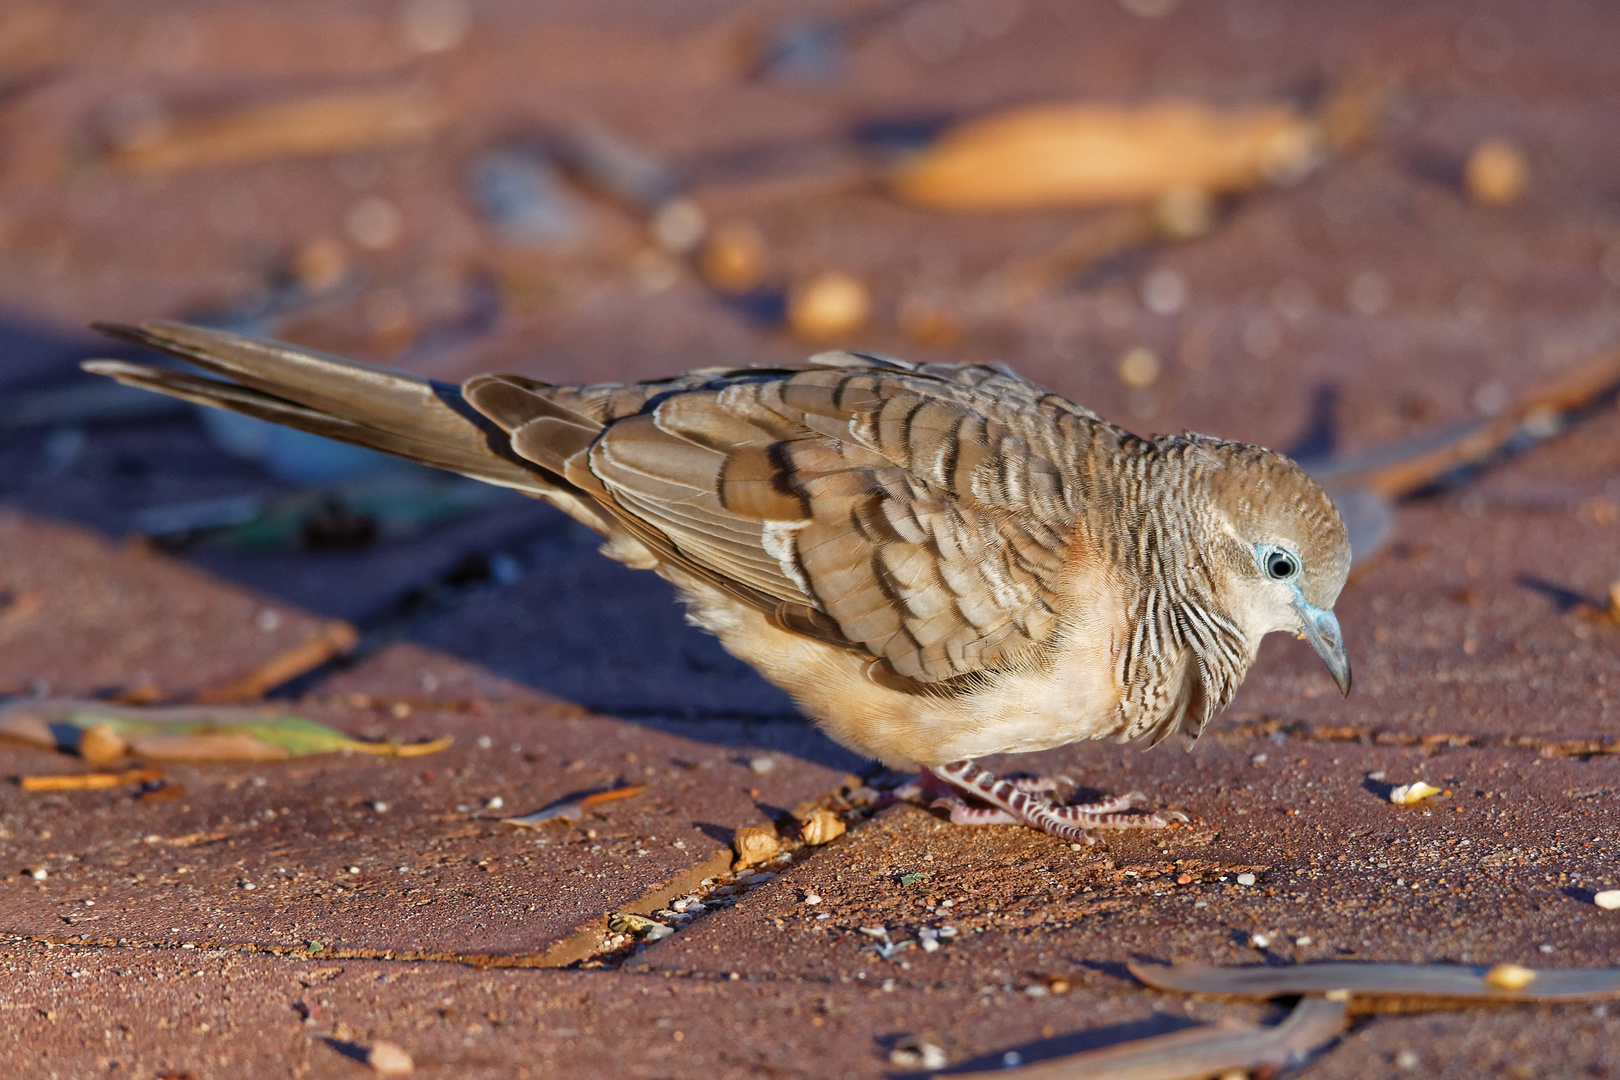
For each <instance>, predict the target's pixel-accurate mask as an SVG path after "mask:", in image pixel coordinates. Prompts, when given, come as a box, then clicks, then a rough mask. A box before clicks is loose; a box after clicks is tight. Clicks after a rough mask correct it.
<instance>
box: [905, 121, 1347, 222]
mask: <svg viewBox="0 0 1620 1080" xmlns="http://www.w3.org/2000/svg"><path fill="white" fill-rule="evenodd" d="M1324 148H1325V142H1324V139H1323V135H1322V132H1321V129H1320V127H1319V125H1318V124H1317V123H1316V122H1315V121H1314V120H1312V119H1311V118H1309V117H1307V116H1304V115H1303V114H1301V113H1299V112H1297V111H1295V110H1294V109H1291V108H1288V107H1285V106H1263V107H1259V108H1249V109H1217V108H1214V107H1212V106H1209V105H1205V104H1201V103H1198V102H1191V101H1167V102H1159V103H1155V104H1150V105H1144V106H1139V107H1134V108H1132V107H1110V106H1103V105H1047V106H1038V107H1034V108H1024V109H1014V110H1009V111H1006V112H1001V113H996V114H994V115H991V116H987V117H984V118H981V119H978V120H970V121H968V122H966V123H963V124H961V125H959V126H957V127H955V128H953V129H951V130H949V131H947V132H946V133H945V135H944V136H942V137H941V138H940V140H939V141H938V142H936V143H935V144H934V145H933V146H931V147H929V148H928V149H926V150H923V151H922V152H920V153H919V154H917V155H916V156H915V157H913V158H912V159H910V160H909V161H907V162H906V163H905V164H903V165H902V166H901V167H900V169H899V170H898V171H897V172H896V173H895V174H894V175H893V177H892V178H891V183H892V186H893V189H894V191H895V193H896V194H897V195H899V196H900V197H901V198H902V199H905V200H907V201H909V202H915V203H920V204H923V205H925V206H936V207H942V208H947V209H953V210H988V209H1012V208H1025V207H1040V206H1085V205H1100V204H1104V203H1112V202H1131V201H1138V200H1150V199H1156V198H1159V197H1161V196H1164V195H1166V194H1167V193H1170V192H1177V191H1189V190H1192V191H1202V192H1215V193H1221V192H1235V191H1244V190H1248V189H1250V188H1254V187H1258V186H1259V185H1261V184H1264V183H1268V182H1273V181H1278V180H1285V179H1290V178H1293V177H1296V176H1299V175H1302V174H1303V173H1305V172H1307V171H1309V170H1310V169H1311V168H1312V167H1314V165H1315V164H1316V163H1317V161H1318V160H1319V159H1320V158H1321V156H1322V154H1323V151H1324Z"/></svg>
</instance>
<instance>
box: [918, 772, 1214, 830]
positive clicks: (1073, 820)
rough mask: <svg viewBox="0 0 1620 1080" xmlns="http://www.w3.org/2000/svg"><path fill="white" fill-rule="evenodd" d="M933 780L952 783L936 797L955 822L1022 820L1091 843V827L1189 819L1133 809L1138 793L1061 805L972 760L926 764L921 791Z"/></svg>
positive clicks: (1165, 823)
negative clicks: (970, 799) (979, 806)
mask: <svg viewBox="0 0 1620 1080" xmlns="http://www.w3.org/2000/svg"><path fill="white" fill-rule="evenodd" d="M929 780H933V781H934V782H935V785H937V784H938V783H939V782H943V783H944V784H948V785H949V786H950V788H951V789H952V790H951V791H949V792H948V793H942V794H941V795H940V797H939V799H938V800H937V801H938V802H939V803H943V804H944V805H946V806H949V807H950V808H951V822H952V824H956V825H992V824H1010V823H1022V824H1024V825H1028V826H1029V827H1030V828H1032V829H1039V830H1040V831H1041V832H1045V833H1050V834H1051V835H1053V836H1057V837H1061V838H1063V839H1065V840H1073V841H1078V842H1080V843H1083V844H1092V843H1096V839H1097V838H1096V837H1095V836H1093V835H1091V832H1090V830H1092V829H1163V828H1167V827H1168V826H1169V825H1170V822H1171V821H1172V820H1176V819H1180V820H1186V819H1185V816H1184V815H1181V814H1169V815H1160V814H1132V813H1129V811H1130V810H1131V808H1132V807H1134V806H1135V805H1136V804H1137V803H1138V802H1139V801H1140V800H1141V798H1142V796H1140V795H1137V794H1131V795H1123V796H1118V797H1115V798H1111V799H1104V800H1102V801H1100V802H1095V803H1082V804H1077V805H1073V806H1064V805H1060V804H1058V803H1054V802H1053V801H1052V800H1051V799H1049V798H1047V797H1046V796H1045V795H1044V794H1041V793H1038V792H1033V791H1026V790H1022V789H1021V787H1020V785H1019V784H1017V783H1015V782H1014V781H1011V780H1004V779H1002V778H1000V777H998V776H996V775H995V774H993V773H991V772H989V771H987V770H985V769H981V768H980V767H979V766H977V765H975V764H973V762H971V761H954V762H952V763H951V764H949V765H939V766H935V767H934V768H932V769H925V770H923V774H922V776H921V777H919V778H918V780H917V781H916V782H915V784H916V786H917V787H918V789H919V791H926V790H928V789H929V788H930V786H935V785H930V784H929V783H928V781H929ZM962 793H966V794H967V795H970V796H972V797H973V798H974V799H977V800H980V801H982V802H985V803H988V804H989V808H987V809H983V810H980V809H975V808H973V807H970V806H968V804H967V803H966V802H965V801H963V799H962V797H961V795H962Z"/></svg>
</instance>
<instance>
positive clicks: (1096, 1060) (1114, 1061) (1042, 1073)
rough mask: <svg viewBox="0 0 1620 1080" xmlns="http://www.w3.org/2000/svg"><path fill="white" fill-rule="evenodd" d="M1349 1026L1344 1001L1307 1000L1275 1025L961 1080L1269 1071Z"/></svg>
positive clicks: (1159, 1038) (1209, 1031)
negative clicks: (1346, 1022) (1346, 1021)
mask: <svg viewBox="0 0 1620 1080" xmlns="http://www.w3.org/2000/svg"><path fill="white" fill-rule="evenodd" d="M1344 1026H1345V1003H1344V1002H1343V1001H1342V1000H1335V999H1329V998H1323V997H1307V998H1304V999H1302V1000H1301V1001H1300V1003H1299V1004H1298V1005H1296V1006H1294V1011H1293V1012H1291V1013H1289V1014H1288V1017H1287V1019H1285V1020H1284V1021H1283V1022H1282V1023H1280V1024H1277V1025H1275V1026H1273V1027H1256V1026H1254V1025H1252V1024H1247V1023H1242V1022H1239V1021H1235V1020H1223V1021H1221V1022H1220V1023H1218V1024H1209V1025H1205V1026H1204V1027H1197V1028H1190V1029H1188V1030H1186V1031H1176V1032H1172V1033H1171V1034H1169V1035H1155V1036H1152V1037H1150V1038H1146V1039H1136V1040H1133V1041H1131V1042H1125V1043H1118V1044H1116V1045H1114V1046H1105V1047H1102V1048H1101V1049H1098V1050H1087V1051H1085V1052H1084V1053H1079V1054H1070V1055H1068V1056H1067V1057H1060V1058H1053V1059H1051V1060H1050V1061H1040V1062H1036V1063H1035V1064H1033V1065H1025V1066H1024V1067H1023V1068H1019V1069H1010V1070H1009V1069H996V1070H995V1071H994V1072H979V1073H962V1074H959V1080H991V1078H1000V1077H1015V1078H1017V1080H1185V1078H1188V1077H1195V1076H1197V1077H1201V1076H1219V1075H1224V1074H1227V1073H1232V1072H1250V1073H1266V1072H1271V1071H1274V1070H1277V1069H1281V1068H1284V1067H1286V1066H1288V1065H1290V1064H1293V1063H1295V1062H1297V1061H1298V1060H1299V1059H1300V1058H1303V1057H1304V1056H1305V1055H1307V1054H1309V1053H1310V1052H1311V1051H1313V1050H1315V1049H1317V1048H1318V1047H1321V1046H1325V1045H1326V1044H1327V1043H1329V1042H1331V1041H1332V1040H1333V1039H1335V1038H1336V1037H1337V1036H1338V1035H1339V1033H1340V1032H1341V1031H1343V1030H1344Z"/></svg>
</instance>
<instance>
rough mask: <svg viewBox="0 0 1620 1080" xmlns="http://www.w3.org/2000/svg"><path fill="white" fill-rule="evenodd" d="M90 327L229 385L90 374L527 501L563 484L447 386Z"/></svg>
mask: <svg viewBox="0 0 1620 1080" xmlns="http://www.w3.org/2000/svg"><path fill="white" fill-rule="evenodd" d="M97 329H100V330H102V331H104V332H106V333H108V334H110V335H112V336H114V337H118V338H122V339H123V340H125V341H131V342H134V343H136V344H139V345H144V346H146V347H148V348H152V349H157V350H160V351H162V352H166V353H169V354H170V355H173V356H177V357H179V358H180V359H182V360H186V361H189V362H190V363H193V364H195V365H197V366H198V367H200V368H203V369H205V370H207V371H209V372H212V373H213V374H216V375H222V376H224V377H225V378H227V379H230V380H231V381H230V382H222V381H220V380H218V379H210V378H204V377H202V376H199V375H193V374H189V373H186V372H178V371H170V370H168V369H165V368H157V367H149V366H146V365H143V364H132V363H128V362H125V361H121V360H90V361H87V362H85V363H84V365H83V367H84V369H85V370H86V371H89V372H92V373H94V374H97V375H106V376H108V377H109V378H113V379H116V380H118V381H119V382H121V383H124V384H126V385H129V386H138V387H141V388H142V389H145V390H153V391H156V392H158V393H160V394H168V395H169V396H171V397H177V398H180V399H182V400H185V401H190V402H194V403H196V404H199V405H209V406H212V407H214V408H219V409H227V410H229V411H231V412H237V413H242V414H243V415H245V416H252V417H255V418H256V419H260V420H268V421H271V422H272V423H277V424H283V425H286V426H287V427H291V428H297V429H298V430H300V431H307V432H310V433H311V434H314V435H322V436H325V437H327V438H331V439H338V440H341V441H343V442H347V443H353V444H355V445H357V446H364V447H367V448H369V449H372V450H380V451H382V452H384V453H387V454H393V455H395V456H397V457H403V458H408V459H410V460H412V461H419V462H421V463H423V464H425V465H432V466H434V467H436V468H440V469H446V470H448V471H450V472H455V473H460V474H462V475H463V476H470V477H473V478H475V479H478V480H483V481H486V482H488V483H491V484H498V485H500V486H502V487H510V488H516V489H518V490H520V491H525V492H528V493H529V494H533V495H542V496H550V495H552V494H554V493H556V492H557V491H558V482H559V481H560V478H552V477H550V476H548V475H546V474H545V473H544V472H543V471H541V470H540V469H538V468H537V467H536V466H534V465H533V464H531V463H520V459H518V458H517V457H516V455H514V454H513V453H512V452H511V450H510V448H509V446H508V443H507V437H506V435H505V433H503V432H501V431H500V429H499V428H497V427H496V426H495V425H494V424H492V423H490V422H489V421H488V420H487V419H485V418H484V417H483V416H481V415H480V414H479V413H478V412H477V411H476V410H474V409H473V408H472V407H471V406H469V405H468V404H467V403H466V402H465V401H464V400H463V399H462V396H461V391H460V390H459V389H458V388H457V387H454V386H451V385H449V384H447V383H439V382H434V381H432V380H429V379H425V378H422V377H420V376H417V375H411V374H409V373H406V372H401V371H394V370H391V369H388V368H382V367H376V366H373V365H370V364H362V363H359V362H357V361H352V360H344V359H342V358H340V357H335V356H329V355H326V354H324V353H318V352H315V351H313V350H308V349H300V348H297V347H294V346H290V345H280V344H275V343H271V342H263V341H255V340H252V339H250V338H244V337H240V336H238V335H236V334H230V333H226V332H224V331H220V330H207V329H203V328H201V327H195V326H185V325H182V324H179V323H168V322H152V323H145V324H143V325H141V326H138V327H136V326H119V325H112V324H97ZM563 486H564V487H566V485H563Z"/></svg>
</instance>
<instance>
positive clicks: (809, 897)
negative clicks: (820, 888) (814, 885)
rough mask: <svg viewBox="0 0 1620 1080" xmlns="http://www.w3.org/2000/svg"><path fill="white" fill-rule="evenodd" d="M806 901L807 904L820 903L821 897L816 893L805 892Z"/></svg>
mask: <svg viewBox="0 0 1620 1080" xmlns="http://www.w3.org/2000/svg"><path fill="white" fill-rule="evenodd" d="M804 902H805V903H807V904H819V903H821V897H820V896H818V895H816V894H815V893H805V894H804Z"/></svg>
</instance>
